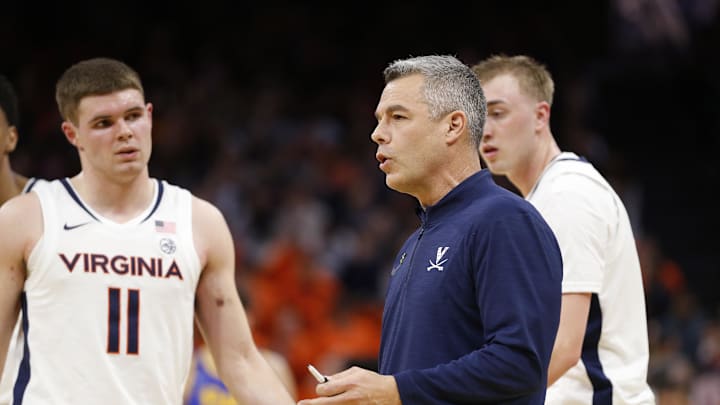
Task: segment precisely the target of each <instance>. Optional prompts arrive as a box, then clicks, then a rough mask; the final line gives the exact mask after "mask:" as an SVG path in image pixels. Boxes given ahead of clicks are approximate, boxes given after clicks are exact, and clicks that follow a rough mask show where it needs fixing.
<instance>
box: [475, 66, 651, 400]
mask: <svg viewBox="0 0 720 405" xmlns="http://www.w3.org/2000/svg"><path fill="white" fill-rule="evenodd" d="M473 71H474V72H475V74H476V75H477V76H478V78H479V79H480V82H481V83H482V87H483V90H484V91H485V95H486V97H487V104H488V119H487V121H486V123H485V127H484V131H483V138H482V144H481V145H480V152H481V155H482V157H483V159H484V160H485V162H486V163H487V165H488V167H489V168H490V170H491V171H492V172H493V173H496V174H501V175H506V176H507V178H508V179H509V180H510V182H511V183H512V184H514V185H515V187H517V189H518V190H519V191H520V192H521V193H522V195H523V196H524V197H525V198H526V199H527V200H528V201H530V202H531V203H532V204H533V205H535V206H536V207H537V209H538V211H540V213H541V214H542V215H543V217H544V218H545V220H546V221H547V222H548V224H549V225H550V227H551V228H552V229H553V232H554V233H555V236H556V237H557V239H558V242H559V244H560V250H561V252H562V258H563V282H562V290H563V295H562V304H561V308H562V309H561V314H560V326H559V328H558V333H557V337H556V339H555V346H554V348H553V352H552V356H551V359H550V367H549V369H548V387H549V388H548V391H547V397H546V399H545V403H547V404H569V405H574V404H596V405H597V404H616V405H617V404H654V403H655V401H654V398H653V393H652V391H651V389H650V387H649V386H648V384H647V381H646V379H647V366H648V357H649V354H648V334H647V321H646V315H645V300H644V295H643V286H642V279H641V274H640V263H639V259H638V254H637V251H636V247H635V240H634V238H633V233H632V229H631V227H630V221H629V219H628V214H627V212H626V210H625V207H624V206H623V203H622V201H621V200H620V198H619V197H618V196H617V194H616V193H615V191H613V189H612V187H611V186H610V184H608V182H607V181H606V180H605V179H604V178H603V177H602V175H601V174H600V173H599V172H598V171H597V170H596V169H595V168H594V167H593V166H592V165H591V164H590V163H588V162H587V161H585V160H584V159H582V158H580V157H578V156H577V155H576V154H574V153H571V152H562V151H561V150H560V148H559V147H558V145H557V143H556V142H555V139H554V138H553V134H552V132H551V131H550V108H551V105H552V99H553V91H554V83H553V80H552V77H551V76H550V73H549V72H548V71H547V69H546V68H545V67H544V66H542V65H541V64H540V63H538V62H537V61H535V60H533V59H532V58H529V57H526V56H514V57H509V56H504V55H503V56H494V57H490V58H488V59H486V60H484V61H482V62H480V63H479V64H477V65H475V66H474V67H473Z"/></svg>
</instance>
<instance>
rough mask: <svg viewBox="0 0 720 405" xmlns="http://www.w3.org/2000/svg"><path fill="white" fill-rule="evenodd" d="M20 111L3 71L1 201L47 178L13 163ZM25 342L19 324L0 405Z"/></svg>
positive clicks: (8, 391)
mask: <svg viewBox="0 0 720 405" xmlns="http://www.w3.org/2000/svg"><path fill="white" fill-rule="evenodd" d="M19 115H20V114H19V109H18V100H17V94H16V93H15V89H14V88H13V86H12V84H11V83H10V81H9V80H8V79H7V78H6V77H5V76H3V75H0V149H2V155H1V156H0V159H1V161H0V205H3V204H5V201H7V200H9V199H10V198H12V197H15V196H16V195H18V194H21V193H27V192H29V191H30V190H32V188H33V187H34V186H35V185H36V184H38V183H41V182H43V180H40V179H35V178H30V179H28V178H27V177H25V176H22V175H20V174H18V173H15V172H14V171H13V170H12V167H11V165H10V153H12V152H13V151H14V150H15V146H17V141H18V133H19V130H18V123H19V118H20V117H19ZM22 342H23V337H22V331H21V329H20V328H19V324H18V325H16V327H15V329H14V330H13V335H12V338H11V340H10V348H9V349H8V353H7V360H6V361H5V368H4V369H3V373H2V376H0V405H8V404H9V403H10V398H11V392H12V382H13V381H14V380H15V376H16V375H17V371H18V366H19V365H20V359H21V358H22V347H23V343H22Z"/></svg>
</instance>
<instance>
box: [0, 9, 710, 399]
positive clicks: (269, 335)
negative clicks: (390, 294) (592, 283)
mask: <svg viewBox="0 0 720 405" xmlns="http://www.w3.org/2000/svg"><path fill="white" fill-rule="evenodd" d="M340 3H342V4H340ZM340 3H337V4H333V5H325V6H322V7H321V6H308V5H301V4H294V3H289V2H288V3H285V2H276V1H264V2H259V3H257V4H256V3H243V2H240V3H234V4H232V7H230V5H229V4H222V3H214V2H212V1H211V2H188V3H184V2H180V3H153V4H140V3H104V4H92V5H90V4H86V5H77V4H75V5H73V4H64V3H63V2H58V3H55V4H45V5H43V6H42V12H39V11H38V5H37V4H34V3H33V2H24V3H23V4H20V2H15V3H12V4H4V5H3V6H2V11H0V15H2V17H3V18H2V23H0V38H2V39H0V72H2V73H3V74H5V75H7V76H8V77H9V78H10V80H11V81H12V82H13V83H14V85H15V86H16V88H17V90H18V93H19V97H20V109H21V122H20V130H21V139H20V143H19V146H18V149H17V151H16V152H15V153H14V154H13V156H12V162H13V166H14V168H15V169H16V170H17V171H19V172H21V173H24V174H26V175H31V176H38V177H45V178H58V177H64V176H71V175H73V174H75V173H76V172H77V170H78V169H79V164H78V161H77V157H76V152H75V150H74V149H73V148H72V147H71V146H70V145H69V144H68V143H67V142H66V141H65V139H64V137H63V136H62V133H61V131H60V122H61V120H60V117H59V114H58V112H57V109H56V106H55V101H54V85H55V81H56V80H57V78H58V77H59V76H60V74H61V73H62V72H63V71H64V69H66V68H67V67H68V66H69V65H71V64H72V63H75V62H77V61H79V60H80V59H84V58H89V57H96V56H110V57H115V58H119V59H121V60H124V61H125V62H127V63H128V64H129V65H131V66H133V67H134V68H135V69H136V70H137V71H138V72H139V73H140V75H141V77H142V78H143V80H144V85H145V89H146V97H147V100H148V101H150V102H152V103H153V104H154V106H155V109H154V112H153V118H154V150H153V156H152V159H151V162H150V163H151V175H152V176H153V177H160V178H165V179H167V180H169V181H170V182H172V183H175V184H178V185H181V186H184V187H186V188H188V189H190V190H191V191H193V192H194V193H195V194H197V195H199V196H201V197H203V198H206V199H208V200H210V201H212V202H214V203H215V204H216V205H218V207H219V208H220V209H221V210H222V211H223V213H224V214H225V216H226V218H227V220H228V222H229V225H230V227H231V230H232V232H233V235H234V238H235V242H236V248H237V264H238V266H237V279H238V285H239V287H240V288H241V290H242V291H241V292H242V293H243V294H244V296H245V297H246V300H247V301H248V311H249V313H250V315H251V320H252V326H253V332H254V334H255V338H256V341H257V343H258V345H260V346H261V347H265V348H269V349H272V350H275V351H277V352H279V353H280V354H282V355H283V356H285V358H286V359H287V360H288V362H289V364H290V366H291V368H292V371H293V373H294V376H295V378H296V381H297V384H298V387H299V397H300V398H306V397H310V396H313V395H314V380H312V378H311V377H310V376H309V374H308V373H307V371H306V369H305V365H306V364H308V363H313V364H315V366H317V367H318V368H319V369H321V370H323V371H324V372H326V373H328V374H331V373H333V372H334V371H337V370H340V369H342V368H345V367H347V366H348V365H353V364H355V365H362V366H364V367H370V368H373V367H375V366H376V355H377V352H378V345H379V336H380V329H379V327H380V319H381V316H382V302H383V296H384V287H385V277H386V275H387V273H388V269H389V267H390V263H391V261H392V259H393V256H394V254H395V251H396V249H397V248H399V244H400V243H401V242H402V241H403V240H404V239H405V238H406V237H407V236H408V234H409V233H410V232H412V230H413V229H415V227H416V226H417V225H418V220H417V218H416V216H415V214H414V208H415V205H416V203H415V201H414V200H413V199H412V198H411V197H408V196H405V195H400V194H398V193H396V192H393V191H391V190H389V189H388V188H387V187H386V186H385V183H384V175H383V174H382V172H380V171H379V170H378V168H377V164H376V162H375V158H374V153H375V152H374V151H375V146H374V144H372V142H371V141H370V133H371V131H372V129H373V128H374V125H375V119H374V117H373V111H374V108H375V105H376V104H377V101H378V98H379V95H380V92H381V91H382V87H383V79H382V70H383V68H384V67H385V66H386V65H387V64H388V63H389V62H391V61H392V60H394V59H398V58H405V57H408V56H417V55H423V54H431V53H435V54H453V55H455V56H457V57H458V58H460V59H461V60H463V61H464V62H466V63H468V64H474V63H475V62H477V61H479V60H480V59H482V58H484V57H486V56H489V55H490V54H493V53H507V54H515V53H524V54H528V55H531V56H533V57H535V58H537V59H538V60H540V61H542V62H544V63H545V64H546V65H547V66H548V68H549V69H550V71H551V72H552V73H553V75H554V78H555V82H556V96H555V103H554V105H553V118H552V127H553V132H554V134H555V135H556V137H557V138H558V141H559V143H560V145H561V147H562V148H563V149H565V150H572V151H575V152H577V153H579V154H582V155H584V156H586V157H587V158H588V159H589V160H590V161H591V162H592V163H593V164H595V165H596V167H598V168H599V169H600V171H601V172H602V173H603V174H605V175H606V177H608V178H609V179H610V180H611V182H612V183H613V185H614V187H615V188H616V190H617V191H618V193H619V194H620V195H621V197H622V198H623V200H624V202H625V204H626V205H627V208H628V211H629V213H630V216H631V219H632V221H633V227H634V230H635V235H636V238H637V243H638V249H639V251H640V254H641V260H642V269H643V276H644V280H645V292H646V296H647V310H648V318H649V319H648V322H649V332H650V345H651V359H650V370H649V379H650V383H651V384H652V386H653V388H654V389H655V390H656V392H657V394H658V398H659V401H658V402H659V403H660V404H684V403H694V404H711V403H715V404H717V403H720V402H712V401H720V399H718V398H719V397H720V393H719V392H718V391H720V294H718V289H719V288H720V271H719V270H720V253H719V250H720V236H718V229H720V214H718V211H720V207H718V204H717V200H716V199H715V198H714V195H715V192H716V191H717V188H718V186H720V169H718V163H720V159H718V153H719V152H720V74H719V73H718V72H720V15H719V14H720V13H719V10H720V4H719V3H720V2H719V1H718V0H610V1H593V2H570V1H560V2H532V3H525V2H515V1H505V2H499V1H498V2H480V1H476V2H467V3H465V2H455V3H453V2H435V3H428V4H427V5H422V6H421V5H420V4H419V3H418V4H415V3H406V4H404V3H397V2H386V3H380V2H378V3H373V2H340ZM496 180H497V181H498V182H499V183H500V184H502V185H504V186H506V187H509V185H508V184H509V183H507V182H506V180H505V179H503V178H496ZM2 231H3V232H5V231H6V230H2ZM713 395H716V396H715V397H714V398H715V399H714V400H712V399H710V398H713V397H712V396H713Z"/></svg>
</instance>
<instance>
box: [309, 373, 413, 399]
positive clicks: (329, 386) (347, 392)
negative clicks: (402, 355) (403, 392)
mask: <svg viewBox="0 0 720 405" xmlns="http://www.w3.org/2000/svg"><path fill="white" fill-rule="evenodd" d="M315 392H317V394H318V395H319V398H315V399H304V400H302V401H300V402H298V405H324V404H333V405H335V404H355V405H360V404H373V405H399V404H401V402H400V394H399V393H398V389H397V384H396V383H395V377H393V376H391V375H380V374H378V373H375V372H372V371H370V370H365V369H362V368H360V367H352V368H349V369H347V370H345V371H342V372H340V373H337V374H335V375H331V376H328V382H326V383H322V384H318V385H317V387H315Z"/></svg>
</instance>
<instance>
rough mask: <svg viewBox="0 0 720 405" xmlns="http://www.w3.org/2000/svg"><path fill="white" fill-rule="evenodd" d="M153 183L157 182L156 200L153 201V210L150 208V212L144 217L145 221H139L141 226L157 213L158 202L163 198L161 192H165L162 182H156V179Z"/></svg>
mask: <svg viewBox="0 0 720 405" xmlns="http://www.w3.org/2000/svg"><path fill="white" fill-rule="evenodd" d="M155 181H157V184H158V195H157V200H155V205H154V206H153V208H152V210H151V211H150V213H149V214H148V215H147V216H146V217H145V219H143V220H142V221H140V223H141V224H142V223H143V222H145V221H147V220H148V219H150V217H151V216H152V215H153V214H154V213H155V211H157V209H158V207H159V206H160V201H162V196H163V192H164V191H165V187H164V186H163V183H162V181H160V180H157V179H156V180H155Z"/></svg>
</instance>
